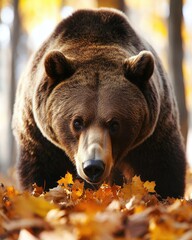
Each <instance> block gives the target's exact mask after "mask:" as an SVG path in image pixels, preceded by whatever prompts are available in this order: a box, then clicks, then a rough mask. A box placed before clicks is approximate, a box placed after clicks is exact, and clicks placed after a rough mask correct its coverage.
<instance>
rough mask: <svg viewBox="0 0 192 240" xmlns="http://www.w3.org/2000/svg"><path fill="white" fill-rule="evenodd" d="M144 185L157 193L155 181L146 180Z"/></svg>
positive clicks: (148, 189)
mask: <svg viewBox="0 0 192 240" xmlns="http://www.w3.org/2000/svg"><path fill="white" fill-rule="evenodd" d="M143 186H144V188H145V189H146V190H147V191H148V192H149V193H155V186H156V184H155V182H149V181H146V182H145V183H144V184H143Z"/></svg>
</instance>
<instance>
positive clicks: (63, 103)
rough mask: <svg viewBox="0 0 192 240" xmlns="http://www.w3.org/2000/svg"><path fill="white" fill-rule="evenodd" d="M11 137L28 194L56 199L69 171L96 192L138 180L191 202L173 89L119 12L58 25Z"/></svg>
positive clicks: (37, 57) (26, 77) (19, 100)
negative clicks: (54, 191)
mask: <svg viewBox="0 0 192 240" xmlns="http://www.w3.org/2000/svg"><path fill="white" fill-rule="evenodd" d="M13 129H14V134H15V136H16V140H17V143H18V150H19V159H18V165H17V166H18V172H19V177H20V182H21V184H22V186H23V188H24V189H29V190H30V189H31V187H32V184H33V183H36V184H37V185H39V186H43V187H44V188H45V190H48V189H49V188H52V187H54V186H55V185H56V182H57V180H58V179H60V177H62V176H64V175H65V173H66V172H67V171H68V172H71V173H72V174H74V175H75V176H79V177H80V178H82V179H83V180H84V181H85V182H87V183H89V184H90V185H91V186H99V185H100V184H101V183H102V182H103V181H106V182H108V183H110V184H113V183H116V184H122V182H123V181H124V177H123V176H125V178H127V179H128V178H130V177H132V176H133V175H140V176H141V179H142V180H143V181H145V180H149V181H155V182H156V191H157V193H158V194H160V195H161V196H162V197H167V196H170V197H182V196H183V194H184V185H185V170H186V161H185V153H184V147H183V141H182V137H181V133H180V129H179V124H178V113H177V106H176V102H175V97H174V94H173V90H172V88H171V86H170V82H169V80H168V78H167V76H166V74H165V72H164V70H163V68H162V65H161V62H160V60H159V58H158V56H157V54H156V52H155V51H154V50H153V48H152V47H151V46H150V45H149V44H148V43H147V42H146V41H145V40H143V39H142V38H141V37H140V36H139V35H138V34H137V33H136V32H135V30H133V28H132V27H131V26H130V24H129V22H128V20H127V18H126V16H125V15H124V14H123V13H121V12H119V11H116V10H110V9H98V10H79V11H76V12H74V13H73V14H72V15H71V16H69V17H68V18H67V19H65V20H63V21H62V22H61V23H59V24H58V26H57V27H56V29H55V30H54V32H53V33H52V35H51V36H50V37H49V38H48V39H47V40H46V41H45V42H44V43H43V45H42V46H41V47H40V49H39V50H38V51H37V52H36V53H35V54H34V56H33V57H32V58H31V61H30V62H29V64H28V67H27V69H26V71H25V72H24V74H23V75H22V78H21V80H20V82H19V86H18V90H17V96H16V103H15V108H14V115H13ZM122 179H123V180H122Z"/></svg>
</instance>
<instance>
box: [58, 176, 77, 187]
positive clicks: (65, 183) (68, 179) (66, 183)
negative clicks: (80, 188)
mask: <svg viewBox="0 0 192 240" xmlns="http://www.w3.org/2000/svg"><path fill="white" fill-rule="evenodd" d="M57 183H58V184H59V185H60V186H62V187H65V188H68V187H71V185H72V184H74V182H73V177H72V174H70V173H69V172H67V173H66V174H65V177H62V178H61V179H60V180H59V181H57Z"/></svg>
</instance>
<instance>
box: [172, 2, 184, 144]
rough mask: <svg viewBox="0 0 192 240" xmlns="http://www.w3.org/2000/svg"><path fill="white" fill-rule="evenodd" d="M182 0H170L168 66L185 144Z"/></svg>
mask: <svg viewBox="0 0 192 240" xmlns="http://www.w3.org/2000/svg"><path fill="white" fill-rule="evenodd" d="M182 6H183V3H182V0H170V15H169V64H170V76H171V78H172V82H173V85H174V89H175V93H176V99H177V103H178V107H179V114H180V125H181V132H182V134H183V137H184V140H185V143H186V140H187V132H188V114H187V109H186V103H185V87H184V79H183V71H182V63H183V46H182V36H181V27H182V19H183V18H182Z"/></svg>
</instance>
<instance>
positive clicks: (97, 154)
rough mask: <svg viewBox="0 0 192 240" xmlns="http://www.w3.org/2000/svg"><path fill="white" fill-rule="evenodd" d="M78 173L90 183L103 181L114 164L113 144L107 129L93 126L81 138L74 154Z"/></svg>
mask: <svg viewBox="0 0 192 240" xmlns="http://www.w3.org/2000/svg"><path fill="white" fill-rule="evenodd" d="M74 158H75V161H76V167H77V173H78V175H79V176H80V177H81V178H83V179H84V180H85V181H87V182H88V183H90V184H99V183H102V182H103V181H104V180H105V179H106V178H107V177H108V176H109V175H110V172H111V168H112V166H113V157H112V146H111V139H110V135H109V133H108V131H107V130H105V129H102V128H100V127H98V126H92V127H90V128H89V129H87V130H86V131H85V132H83V133H82V134H81V135H80V138H79V144H78V151H77V153H76V154H75V156H74Z"/></svg>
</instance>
